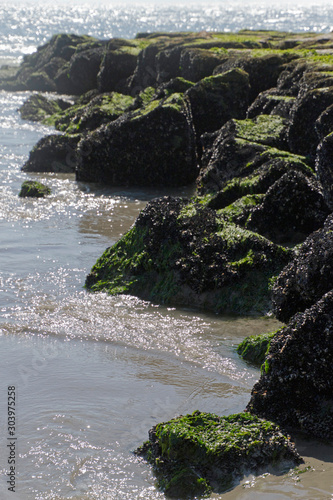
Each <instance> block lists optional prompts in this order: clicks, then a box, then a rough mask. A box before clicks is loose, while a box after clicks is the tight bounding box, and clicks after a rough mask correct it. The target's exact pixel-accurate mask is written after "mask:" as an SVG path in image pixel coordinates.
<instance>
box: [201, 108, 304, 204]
mask: <svg viewBox="0 0 333 500" xmlns="http://www.w3.org/2000/svg"><path fill="white" fill-rule="evenodd" d="M286 131H287V124H286V122H285V120H284V119H283V118H281V117H280V116H270V115H260V116H258V117H256V118H253V119H247V120H234V119H233V120H230V121H229V122H227V123H226V124H225V125H224V126H223V127H222V128H221V129H220V132H219V134H218V136H217V138H216V139H215V141H214V143H213V146H212V147H211V150H210V151H208V152H207V151H206V152H205V163H206V164H207V163H208V164H207V166H204V167H203V168H202V169H201V171H200V174H199V176H198V179H197V188H198V192H199V194H205V193H208V192H217V191H220V190H221V189H223V188H224V186H225V184H226V183H227V182H228V181H230V179H233V178H235V177H245V176H248V175H250V174H252V172H253V171H254V170H255V169H257V168H258V167H260V166H261V165H263V164H264V163H266V162H267V161H268V160H272V159H273V158H277V157H279V156H280V157H284V158H286V160H287V159H288V158H289V159H291V160H293V159H294V158H295V157H294V158H293V157H292V156H290V153H288V152H286V151H282V150H281V151H278V150H277V149H276V148H281V149H282V148H283V147H284V146H285V144H286ZM298 159H300V158H299V157H298Z"/></svg>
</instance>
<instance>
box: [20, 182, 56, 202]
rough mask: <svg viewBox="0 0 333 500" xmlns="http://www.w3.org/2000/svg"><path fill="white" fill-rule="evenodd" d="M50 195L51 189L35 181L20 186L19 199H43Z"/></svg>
mask: <svg viewBox="0 0 333 500" xmlns="http://www.w3.org/2000/svg"><path fill="white" fill-rule="evenodd" d="M49 194H51V189H50V188H49V187H48V186H45V184H41V183H40V182H37V181H25V182H23V184H22V186H21V191H20V193H19V196H20V198H28V197H29V198H44V197H45V196H47V195H49Z"/></svg>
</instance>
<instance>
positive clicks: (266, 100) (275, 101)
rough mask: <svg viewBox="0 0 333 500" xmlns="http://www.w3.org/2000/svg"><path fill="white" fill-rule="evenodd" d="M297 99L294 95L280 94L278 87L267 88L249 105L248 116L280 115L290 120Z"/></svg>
mask: <svg viewBox="0 0 333 500" xmlns="http://www.w3.org/2000/svg"><path fill="white" fill-rule="evenodd" d="M295 99H296V97H293V96H287V95H280V94H279V92H278V90H276V89H270V90H266V91H265V92H261V93H260V94H259V95H258V96H257V98H256V99H255V100H254V102H253V103H252V104H251V106H249V108H248V110H247V113H246V116H247V118H254V117H256V116H258V115H278V116H281V117H282V118H285V119H287V120H290V118H291V112H292V110H293V106H294V104H295Z"/></svg>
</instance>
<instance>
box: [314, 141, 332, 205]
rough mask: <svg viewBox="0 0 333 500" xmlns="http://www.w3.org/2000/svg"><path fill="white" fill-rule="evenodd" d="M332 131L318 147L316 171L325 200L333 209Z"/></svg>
mask: <svg viewBox="0 0 333 500" xmlns="http://www.w3.org/2000/svg"><path fill="white" fill-rule="evenodd" d="M332 158H333V133H331V134H330V135H328V136H327V137H325V139H324V140H323V141H322V142H321V143H320V145H319V147H318V154H317V158H316V173H317V176H318V178H319V180H320V182H321V185H322V187H323V194H324V197H325V200H326V202H327V204H328V206H329V207H330V209H331V210H333V164H332Z"/></svg>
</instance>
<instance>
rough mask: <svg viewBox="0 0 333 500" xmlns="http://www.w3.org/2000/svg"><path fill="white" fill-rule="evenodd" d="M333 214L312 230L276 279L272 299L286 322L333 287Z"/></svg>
mask: <svg viewBox="0 0 333 500" xmlns="http://www.w3.org/2000/svg"><path fill="white" fill-rule="evenodd" d="M332 283H333V217H332V215H330V216H329V217H328V218H327V220H326V222H325V224H324V227H323V228H322V229H319V230H318V231H315V232H314V233H312V234H311V235H310V236H309V237H308V238H307V239H306V240H305V242H304V243H303V244H302V245H301V247H300V248H299V249H298V251H297V255H296V256H295V258H294V259H293V260H292V261H291V262H290V263H289V264H288V265H287V266H286V267H285V268H284V269H283V271H282V272H281V274H280V275H279V277H278V279H277V280H276V282H275V284H274V287H273V291H272V300H273V307H274V312H275V314H276V317H277V318H278V319H279V320H281V321H284V322H288V321H289V319H290V318H291V317H292V316H293V315H294V314H296V313H297V312H300V311H304V310H305V309H306V308H308V307H310V306H312V305H313V304H315V303H316V302H317V300H319V299H320V298H321V297H322V296H323V295H324V294H325V293H326V292H329V291H330V290H331V289H332V288H333V287H332Z"/></svg>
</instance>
